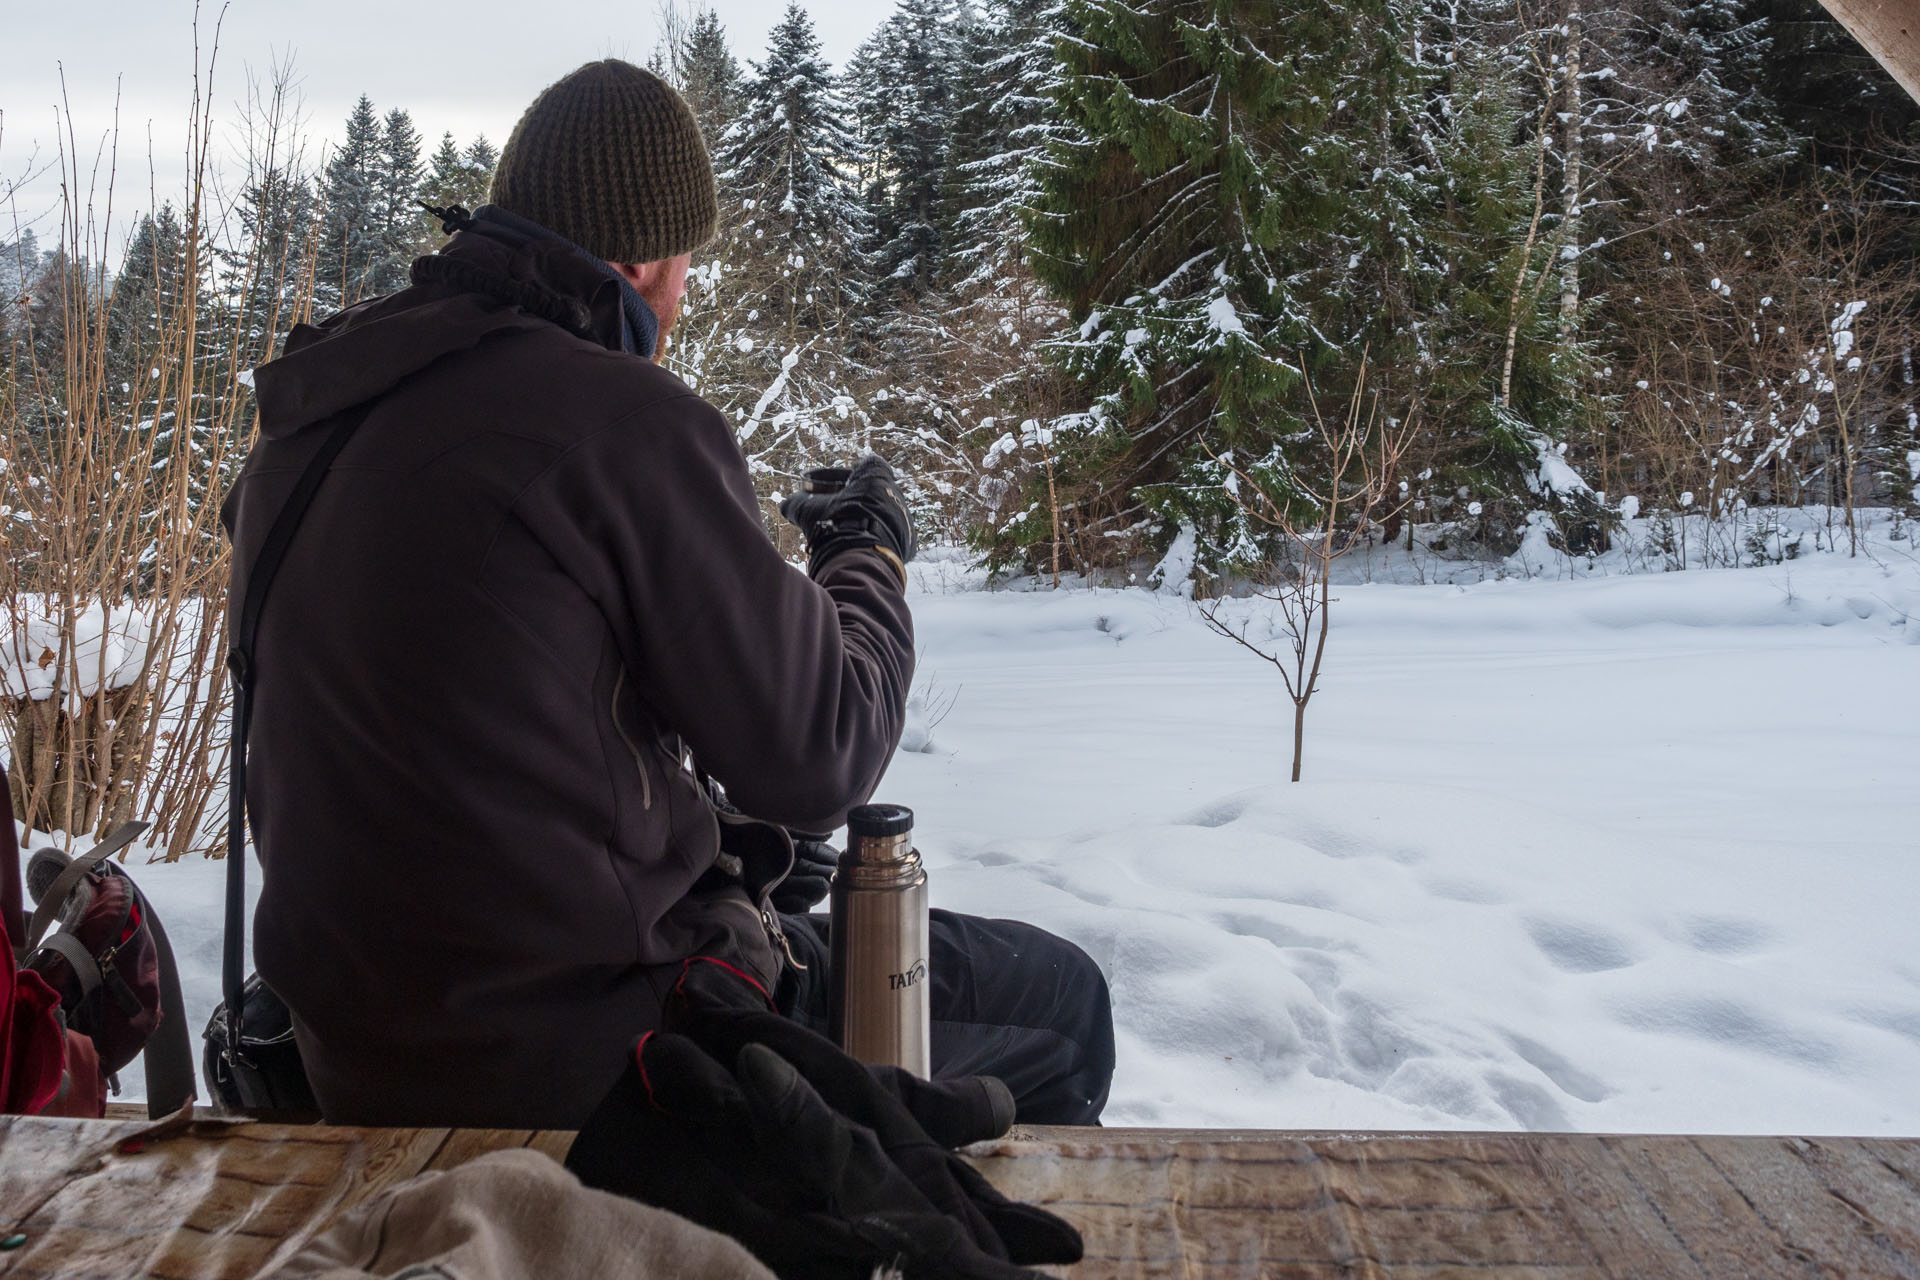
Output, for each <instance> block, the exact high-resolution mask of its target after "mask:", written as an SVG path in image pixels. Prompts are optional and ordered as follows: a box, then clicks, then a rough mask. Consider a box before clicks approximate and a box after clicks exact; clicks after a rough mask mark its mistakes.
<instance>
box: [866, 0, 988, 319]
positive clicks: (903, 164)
mask: <svg viewBox="0 0 1920 1280" xmlns="http://www.w3.org/2000/svg"><path fill="white" fill-rule="evenodd" d="M973 25H974V23H973V22H972V20H971V17H970V15H969V18H968V20H967V21H964V22H963V21H961V20H960V15H959V14H958V13H957V12H956V7H955V5H954V2H953V0H900V5H899V8H897V9H896V10H895V11H894V13H893V15H892V16H891V17H890V18H888V19H887V21H886V22H885V23H884V24H882V26H881V28H880V30H879V31H877V32H876V33H875V34H874V35H873V37H872V38H871V39H869V40H868V42H867V43H866V45H864V46H863V47H862V50H861V52H860V54H859V55H858V66H857V69H856V71H855V74H854V76H853V77H852V79H853V80H854V81H855V82H856V83H857V85H858V88H857V90H856V92H857V93H858V94H859V103H858V106H859V119H860V124H861V129H862V133H863V142H864V144H865V150H866V151H867V153H868V156H867V160H868V166H869V170H868V171H869V173H870V174H871V176H872V184H871V186H870V187H869V191H868V199H869V201H870V203H871V206H872V211H873V214H874V218H875V221H876V223H877V225H878V228H879V236H878V243H877V245H876V257H877V266H878V269H879V271H880V274H881V276H882V278H884V279H885V280H887V281H888V283H889V285H890V286H891V287H892V288H893V289H895V290H898V291H900V292H904V293H907V294H910V295H915V294H920V293H923V292H925V291H926V290H927V289H929V288H930V287H932V285H933V284H934V282H935V281H936V280H937V279H938V278H939V276H940V274H941V272H942V270H943V267H944V262H943V259H942V252H943V248H944V245H943V236H942V230H943V228H942V226H941V222H942V219H941V213H942V210H943V205H942V200H941V195H942V190H943V186H944V183H945V179H946V176H947V148H948V144H949V141H950V139H951V136H952V130H953V125H954V114H955V108H956V96H957V94H956V81H957V80H958V78H959V76H960V74H961V61H960V58H961V51H962V42H963V41H964V40H965V39H967V38H968V36H969V34H970V29H971V28H972V27H973Z"/></svg>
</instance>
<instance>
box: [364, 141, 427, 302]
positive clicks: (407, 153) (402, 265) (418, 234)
mask: <svg viewBox="0 0 1920 1280" xmlns="http://www.w3.org/2000/svg"><path fill="white" fill-rule="evenodd" d="M375 173H376V175H377V182H378V188H377V197H376V202H375V206H374V208H375V213H376V215H377V216H378V218H379V238H378V256H377V257H376V259H375V261H374V264H373V270H372V273H371V278H370V280H369V282H368V283H369V292H371V293H391V292H393V291H394V290H395V289H401V288H405V287H406V283H407V268H408V267H409V266H410V265H411V264H412V263H413V260H414V258H416V257H418V256H419V254H420V253H421V252H422V246H421V239H422V233H423V231H425V230H427V229H428V228H429V227H430V225H431V224H430V219H429V218H428V216H427V214H426V212H425V211H424V210H422V209H421V208H420V206H419V204H418V203H417V202H418V200H419V198H420V181H421V178H422V177H423V176H424V170H423V169H422V166H421V164H420V131H419V130H417V129H415V128H414V127H413V117H411V116H409V115H408V114H407V113H406V112H404V111H402V110H400V109H399V108H397V107H396V108H395V109H394V110H392V111H389V112H388V113H387V118H386V121H385V124H384V126H383V127H382V129H381V131H380V154H379V162H378V164H377V166H376V169H375ZM433 229H434V230H438V228H433Z"/></svg>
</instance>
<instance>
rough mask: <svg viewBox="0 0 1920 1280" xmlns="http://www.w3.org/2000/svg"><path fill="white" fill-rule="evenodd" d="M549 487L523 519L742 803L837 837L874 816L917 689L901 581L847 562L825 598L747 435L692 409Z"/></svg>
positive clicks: (631, 429) (639, 432) (559, 475)
mask: <svg viewBox="0 0 1920 1280" xmlns="http://www.w3.org/2000/svg"><path fill="white" fill-rule="evenodd" d="M539 487H540V488H541V489H542V490H543V491H544V492H543V493H542V494H541V495H540V498H539V500H535V501H528V502H523V504H522V514H523V518H525V519H528V520H529V522H530V523H531V522H533V521H536V520H538V521H540V522H543V523H546V524H548V526H549V527H547V528H535V529H534V533H535V536H536V537H539V538H541V540H542V541H544V542H545V543H546V544H547V545H548V547H549V549H550V550H551V551H552V552H553V553H554V555H555V557H556V559H558V560H559V561H560V563H561V565H562V567H563V568H565V569H566V570H567V571H568V572H569V573H570V574H571V575H572V576H573V577H574V578H575V580H576V581H578V582H580V583H581V584H582V586H583V587H585V589H586V590H587V591H588V592H589V593H590V594H592V595H593V597H594V598H595V599H596V601H597V602H598V603H599V605H600V607H601V609H602V611H603V612H604V613H605V614H606V616H607V620H608V623H609V625H610V626H611V627H612V628H613V629H614V632H615V634H616V635H617V636H619V637H620V639H621V644H622V648H623V650H624V651H625V652H626V653H627V654H629V655H630V661H631V663H632V665H633V666H634V667H635V669H634V670H632V671H631V672H630V675H631V677H632V679H633V681H634V683H635V685H636V687H637V688H638V689H639V690H640V692H641V694H642V696H643V697H644V698H645V699H646V701H647V702H648V703H649V705H650V706H651V707H652V708H653V710H654V712H655V714H656V715H657V716H658V717H659V718H660V721H661V723H662V724H663V725H664V727H666V728H667V729H668V730H670V731H672V732H674V733H677V734H679V735H680V736H681V737H682V738H683V739H684V740H685V741H686V743H687V745H688V746H690V747H691V748H692V749H693V753H694V756H695V758H696V759H697V760H698V761H699V762H700V764H701V765H702V767H704V768H705V769H706V770H707V772H709V773H710V774H712V775H713V776H714V777H715V778H716V779H718V780H719V782H720V784H721V785H722V786H724V787H726V789H727V794H728V797H729V798H730V799H732V800H733V801H734V803H736V804H738V805H739V806H740V808H741V809H743V810H744V811H746V812H747V813H750V814H752V815H753V816H754V817H757V818H762V819H765V820H767V821H770V822H778V823H782V824H785V825H788V826H793V827H799V828H802V829H808V830H831V829H833V828H835V827H838V826H839V825H840V824H841V823H842V822H843V821H844V820H845V816H846V812H847V810H848V809H850V808H852V807H854V806H855V805H858V804H862V803H864V802H865V801H866V799H867V798H868V797H869V796H870V795H871V794H872V792H873V789H874V787H876V786H877V785H878V784H879V781H880V777H881V775H882V774H883V773H884V772H885V771H886V767H887V764H888V762H889V761H890V760H891V758H892V755H893V751H894V748H895V747H896V746H897V745H898V744H899V741H900V732H901V728H902V725H903V723H904V719H905V709H906V700H907V689H908V686H909V684H910V682H911V680H912V678H913V620H912V616H911V614H910V613H909V612H908V610H907V604H906V600H905V599H904V598H903V596H902V592H901V587H900V582H899V576H898V574H897V573H896V572H895V571H894V569H893V568H892V566H891V565H889V564H888V563H887V562H886V561H884V560H882V559H881V558H880V557H879V556H878V555H876V554H874V553H872V552H871V551H855V552H849V553H848V554H846V555H842V556H838V557H835V558H834V559H833V560H832V561H830V562H829V563H828V564H827V565H826V566H825V567H824V568H823V569H822V571H821V575H820V581H819V582H817V583H816V582H814V581H812V580H810V579H808V577H807V576H806V575H805V574H804V573H801V572H800V571H798V570H796V569H795V568H794V567H793V566H791V565H789V564H788V563H787V562H786V561H785V560H783V559H781V557H780V555H779V553H778V552H777V551H776V550H775V549H774V546H773V543H772V542H771V541H770V540H769V539H768V537H767V534H766V529H765V527H764V525H763V524H762V523H761V516H760V509H759V504H758V502H757V500H756V499H755V497H754V493H753V485H752V483H751V481H750V479H749V478H748V474H747V467H746V461H745V459H744V458H743V457H742V456H741V453H740V448H739V446H738V445H737V444H736V443H735V442H734V438H733V434H732V432H731V431H729V430H728V428H727V425H726V422H725V420H724V419H723V418H722V417H721V415H720V413H719V412H718V411H717V410H715V409H714V408H713V407H712V406H710V405H708V404H707V403H706V402H705V401H703V400H700V399H699V398H698V397H696V396H693V395H690V394H689V395H683V396H681V397H678V398H675V399H672V400H668V401H666V402H664V403H660V404H657V405H655V406H653V407H651V408H650V409H649V410H647V411H646V412H645V413H644V414H643V415H639V416H638V417H637V418H629V419H628V420H627V421H626V422H625V423H623V424H620V425H617V426H615V427H612V428H610V429H608V430H606V431H603V432H601V433H599V434H598V435H597V436H595V437H593V438H592V439H591V440H589V441H588V442H586V443H585V444H582V445H581V446H579V447H577V448H576V449H575V450H574V451H573V453H572V454H571V455H569V456H568V457H566V458H564V459H562V460H561V461H560V463H558V464H557V465H556V466H555V467H554V468H553V469H552V470H551V471H550V472H549V474H548V476H547V477H545V478H544V479H543V482H542V484H541V485H540V486H539ZM528 497H529V498H530V499H531V498H533V497H534V495H532V494H529V495H528Z"/></svg>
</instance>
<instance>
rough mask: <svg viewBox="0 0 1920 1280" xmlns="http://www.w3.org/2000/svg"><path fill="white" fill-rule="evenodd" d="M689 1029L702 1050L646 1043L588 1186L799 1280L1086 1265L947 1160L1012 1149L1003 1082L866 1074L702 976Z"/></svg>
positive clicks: (609, 1109)
mask: <svg viewBox="0 0 1920 1280" xmlns="http://www.w3.org/2000/svg"><path fill="white" fill-rule="evenodd" d="M729 984H730V985H729ZM715 986H718V987H719V989H718V990H711V991H708V990H706V988H710V987H715ZM734 988H737V990H735V989H734ZM673 1017H674V1019H675V1022H676V1025H677V1026H680V1027H681V1028H682V1029H684V1030H685V1031H686V1032H687V1034H686V1035H681V1034H676V1033H673V1032H662V1033H656V1034H651V1035H649V1036H648V1037H646V1038H645V1039H643V1040H642V1041H641V1043H640V1045H639V1046H638V1048H637V1049H636V1051H635V1057H634V1061H633V1062H632V1063H631V1064H630V1065H629V1066H628V1068H627V1071H626V1074H625V1075H624V1076H622V1077H621V1080H620V1082H619V1083H618V1084H617V1085H616V1086H615V1087H614V1090H613V1092H612V1093H611V1094H610V1095H609V1096H608V1097H607V1098H606V1100H605V1101H603V1102H602V1103H601V1104H600V1106H599V1108H598V1109H596V1110H595V1112H594V1113H593V1115H592V1116H591V1117H589V1118H588V1120H587V1123H586V1124H585V1125H584V1126H583V1127H582V1128H581V1130H580V1135H579V1137H578V1139H577V1140H576V1141H575V1143H574V1146H573V1149H572V1151H571V1152H569V1153H568V1156H567V1167H568V1168H569V1169H571V1170H573V1171H574V1173H576V1174H577V1175H579V1177H580V1179H581V1181H583V1182H585V1183H586V1184H587V1185H588V1186H592V1187H598V1188H601V1189H602V1190H607V1191H613V1192H617V1193H619V1194H622V1195H627V1196H631V1197H633V1198H635V1199H638V1200H643V1201H646V1202H647V1203H649V1204H654V1205H659V1206H660V1207H662V1208H665V1209H669V1210H671V1211H673V1212H675V1213H678V1214H681V1215H682V1216H684V1217H687V1218H690V1219H692V1220H693V1221H695V1222H698V1223H701V1224H702V1225H704V1226H708V1227H712V1228H713V1229H715V1230H718V1231H723V1232H726V1233H727V1234H729V1235H731V1236H733V1237H734V1238H735V1239H737V1240H739V1241H740V1242H741V1243H742V1244H744V1245H745V1246H746V1247H747V1248H748V1249H750V1250H751V1251H752V1252H753V1253H754V1254H755V1255H756V1256H758V1257H759V1258H760V1260H761V1261H762V1262H764V1263H766V1264H767V1265H768V1266H769V1267H771V1268H772V1269H773V1270H774V1271H775V1272H777V1273H778V1274H779V1275H780V1276H781V1277H783V1280H796V1278H798V1280H841V1278H844V1280H868V1277H869V1276H870V1275H871V1274H872V1273H873V1270H874V1268H875V1267H877V1266H885V1265H898V1266H900V1267H901V1269H902V1270H904V1272H905V1274H906V1275H907V1277H908V1278H909V1280H918V1278H920V1277H929V1278H938V1277H953V1278H955V1280H1017V1278H1027V1277H1035V1273H1033V1272H1030V1271H1027V1270H1024V1269H1023V1266H1022V1264H1040V1263H1070V1262H1076V1261H1078V1260H1079V1259H1080V1256H1081V1252H1082V1248H1081V1242H1080V1236H1079V1233H1077V1232H1076V1231H1074V1229H1073V1228H1072V1227H1070V1226H1069V1225H1067V1224H1066V1223H1065V1222H1063V1221H1061V1220H1060V1219H1059V1218H1056V1217H1054V1216H1053V1215H1052V1214H1049V1213H1047V1212H1045V1211H1044V1210H1041V1209H1036V1208H1032V1207H1030V1206H1027V1205H1020V1204H1015V1203H1013V1202H1012V1201H1010V1200H1008V1199H1006V1198H1005V1197H1004V1196H1002V1195H1001V1194H1000V1193H999V1192H997V1191H995V1190H994V1189H993V1187H992V1186H991V1185H989V1184H988V1183H987V1181H986V1179H985V1178H983V1177H981V1176H980V1174H979V1173H977V1172H976V1171H975V1170H974V1169H973V1168H972V1167H971V1166H970V1165H968V1164H966V1163H965V1162H964V1161H963V1160H961V1159H960V1158H959V1157H958V1156H956V1155H954V1154H952V1153H951V1152H950V1151H948V1150H947V1149H946V1145H943V1144H952V1145H958V1144H961V1143H965V1142H972V1141H979V1140H982V1139H985V1138H990V1137H995V1136H998V1135H999V1134H1000V1133H1003V1132H1005V1130H1006V1128H1007V1126H1008V1125H1009V1124H1010V1123H1011V1121H1012V1115H1013V1108H1012V1097H1011V1095H1009V1094H1007V1092H1006V1088H1005V1086H1004V1085H1001V1084H1000V1083H999V1082H998V1081H987V1080H986V1079H985V1078H982V1077H974V1078H969V1079H966V1080H951V1081H934V1082H928V1081H923V1080H919V1079H917V1078H915V1077H913V1076H911V1075H908V1074H907V1073H905V1072H900V1071H894V1070H892V1069H887V1068H873V1069H870V1068H867V1067H863V1066H861V1065H860V1064H859V1063H857V1062H855V1061H854V1060H853V1059H852V1058H850V1057H848V1056H847V1055H846V1054H844V1053H842V1052H840V1050H839V1049H838V1048H837V1047H836V1046H834V1045H833V1044H832V1043H831V1042H830V1041H828V1040H826V1039H824V1038H823V1037H821V1036H818V1035H815V1034H814V1033H813V1032H811V1031H808V1030H807V1029H806V1028H804V1027H802V1026H800V1025H799V1024H798V1023H795V1022H793V1021H791V1020H789V1019H786V1018H783V1017H781V1016H780V1015H778V1014H776V1013H773V1012H771V1011H770V1010H769V1009H767V1008H766V1006H765V1002H764V996H763V994H762V993H759V992H758V991H757V989H756V990H753V991H749V990H748V988H747V985H746V984H745V983H743V982H741V981H740V980H738V979H735V978H730V977H729V976H728V975H726V973H725V971H724V970H722V969H720V968H718V967H717V966H709V965H703V964H701V963H699V962H698V961H693V962H689V964H688V966H687V969H686V973H685V974H684V975H683V977H682V980H681V982H680V983H679V984H678V985H677V986H676V988H675V996H674V1000H673ZM729 1063H730V1064H731V1067H730V1068H729V1067H728V1066H726V1065H723V1064H729ZM922 1119H924V1120H926V1121H927V1122H929V1123H928V1124H927V1125H925V1126H924V1127H923V1124H922V1122H921V1121H922ZM929 1129H934V1130H938V1131H939V1141H938V1142H936V1141H935V1139H934V1138H933V1137H931V1136H929ZM1036 1280H1037V1277H1036Z"/></svg>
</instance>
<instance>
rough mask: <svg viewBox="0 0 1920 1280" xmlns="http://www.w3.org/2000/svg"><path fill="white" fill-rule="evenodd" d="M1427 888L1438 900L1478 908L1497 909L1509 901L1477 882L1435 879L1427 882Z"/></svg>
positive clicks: (1496, 891) (1487, 885) (1497, 891)
mask: <svg viewBox="0 0 1920 1280" xmlns="http://www.w3.org/2000/svg"><path fill="white" fill-rule="evenodd" d="M1425 887H1426V890H1427V892H1428V893H1430V894H1432V895H1433V896H1434V897H1436V898H1445V899H1447V900H1448V901H1449V902H1467V903H1471V904H1473V905H1474V906H1476V907H1497V906H1499V905H1500V904H1501V903H1503V902H1505V901H1507V897H1506V895H1505V894H1503V893H1501V892H1500V891H1499V890H1498V889H1496V888H1494V887H1493V886H1492V885H1489V884H1481V883H1480V882H1479V881H1477V880H1449V879H1434V880H1429V881H1427V882H1426V886H1425Z"/></svg>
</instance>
